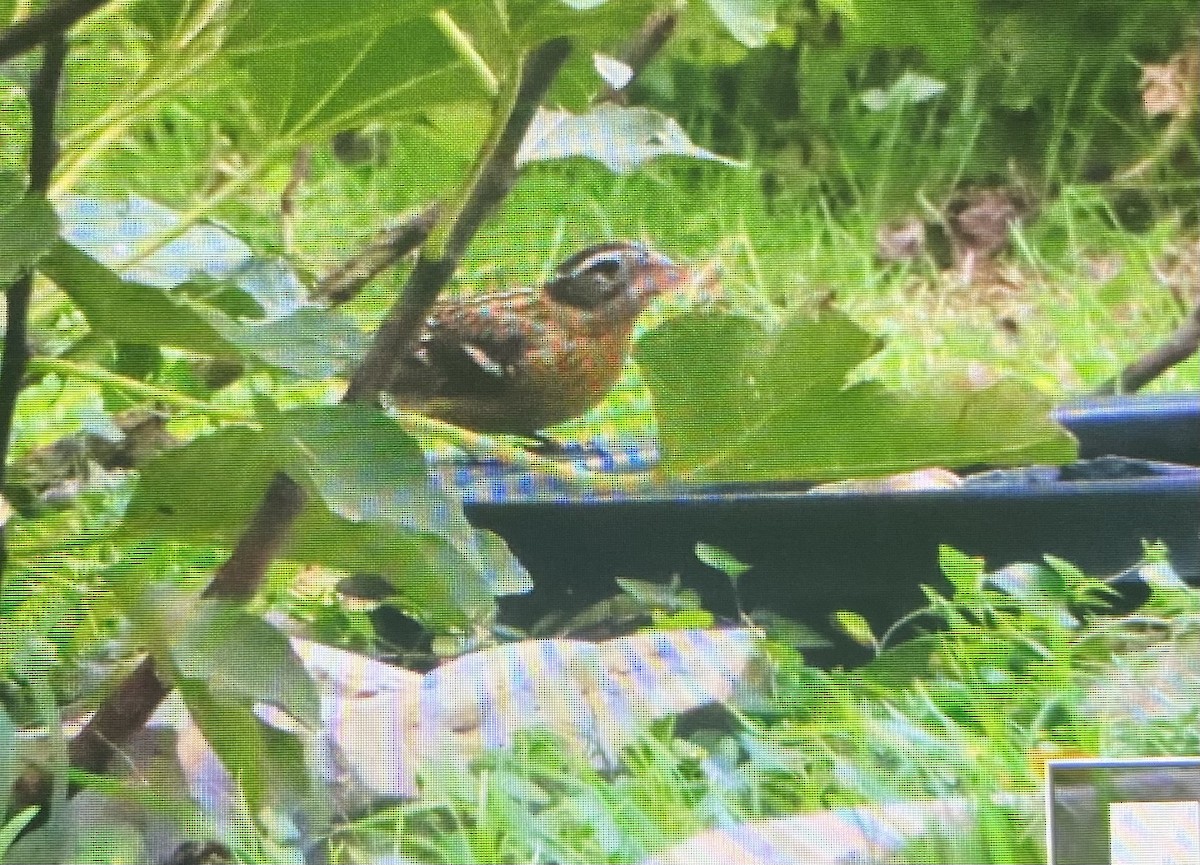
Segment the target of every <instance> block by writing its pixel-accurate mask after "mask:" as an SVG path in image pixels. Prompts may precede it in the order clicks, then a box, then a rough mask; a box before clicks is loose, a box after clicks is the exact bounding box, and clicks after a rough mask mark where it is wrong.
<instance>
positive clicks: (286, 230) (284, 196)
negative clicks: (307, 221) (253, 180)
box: [279, 144, 313, 251]
mask: <svg viewBox="0 0 1200 865" xmlns="http://www.w3.org/2000/svg"><path fill="white" fill-rule="evenodd" d="M312 155H313V151H312V145H311V144H302V145H300V148H299V149H298V150H297V151H296V156H295V158H294V159H292V173H291V175H290V176H289V177H288V182H287V185H286V186H284V187H283V192H282V193H281V194H280V196H279V221H280V222H282V223H283V248H284V249H285V250H288V251H290V250H291V249H292V247H293V246H295V242H296V238H295V233H296V229H295V220H296V197H297V196H298V195H299V194H300V188H301V187H302V186H304V184H305V183H307V182H308V178H309V176H310V175H311V174H312Z"/></svg>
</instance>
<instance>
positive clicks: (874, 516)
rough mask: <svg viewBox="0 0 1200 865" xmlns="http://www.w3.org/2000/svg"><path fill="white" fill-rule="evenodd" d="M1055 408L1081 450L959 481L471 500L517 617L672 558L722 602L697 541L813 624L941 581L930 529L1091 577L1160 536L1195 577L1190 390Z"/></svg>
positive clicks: (653, 570) (607, 591) (975, 547)
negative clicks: (521, 588)
mask: <svg viewBox="0 0 1200 865" xmlns="http://www.w3.org/2000/svg"><path fill="white" fill-rule="evenodd" d="M1055 417H1056V419H1057V420H1059V421H1060V422H1061V423H1062V424H1063V425H1065V426H1066V427H1067V428H1068V429H1070V430H1071V432H1072V433H1074V434H1075V436H1076V437H1077V438H1078V439H1079V444H1080V461H1079V462H1077V463H1074V464H1072V465H1068V466H1032V467H1028V468H1016V469H1011V468H1010V469H1001V470H996V471H982V472H980V473H975V474H970V475H968V476H967V483H966V484H964V485H963V486H962V487H959V488H956V489H939V490H930V491H902V492H829V493H826V492H806V490H807V488H808V487H807V485H801V484H796V485H792V486H780V485H777V484H773V485H761V484H744V485H725V486H722V487H721V488H720V489H696V490H688V491H686V492H684V493H679V492H676V491H669V492H667V491H663V492H661V493H659V492H654V491H651V492H649V493H648V494H644V495H640V496H637V497H633V498H627V499H625V500H621V501H608V500H605V499H603V498H600V499H589V500H584V501H569V502H563V501H544V500H542V501H539V500H534V499H530V500H521V499H520V498H519V497H513V498H512V499H510V500H508V501H505V502H503V503H476V504H472V505H469V506H468V514H469V515H470V517H471V519H472V521H473V522H475V523H476V524H477V525H478V526H480V527H483V528H488V529H492V530H493V531H495V532H497V533H498V534H500V535H501V536H502V537H504V538H505V540H507V541H508V543H509V545H510V546H511V547H512V550H513V552H514V553H515V554H516V556H517V558H518V559H520V561H521V562H523V563H524V564H525V566H526V567H527V568H528V569H529V571H530V573H531V574H532V576H533V579H534V583H535V586H536V587H535V589H534V590H533V591H532V592H531V593H529V594H527V595H522V596H515V597H511V598H506V599H504V600H503V601H502V612H503V616H504V619H505V621H507V622H509V623H511V624H514V625H518V626H529V625H530V624H532V623H533V622H535V621H536V620H537V619H539V618H540V617H541V616H543V615H545V614H546V613H548V612H550V611H554V610H564V611H567V612H571V611H578V610H581V609H583V608H584V607H586V606H588V605H589V604H591V603H594V602H596V601H599V600H601V599H603V598H606V597H609V596H611V595H613V594H615V593H617V591H618V587H617V585H616V584H615V582H614V578H615V577H636V578H640V579H664V580H665V579H666V578H668V577H670V576H671V575H673V574H679V575H680V576H681V577H682V579H683V584H684V585H685V586H689V587H691V588H694V589H695V590H697V591H698V592H699V593H700V596H701V598H702V599H703V602H704V605H705V607H706V608H707V609H710V610H712V611H713V612H714V613H716V614H718V615H719V616H730V617H732V616H733V615H734V614H735V612H736V605H735V600H734V595H733V592H732V589H731V586H730V584H729V581H728V580H727V579H726V577H725V576H724V575H723V574H720V573H718V572H716V571H714V570H713V569H711V568H709V567H707V566H706V565H704V564H702V563H701V562H700V561H698V560H697V559H696V557H695V555H694V552H693V551H694V548H695V545H696V543H697V542H704V543H707V544H713V545H716V546H718V547H721V548H723V549H726V550H728V551H729V552H730V553H732V554H733V555H734V556H736V557H737V558H738V559H740V560H741V561H743V562H746V563H748V564H750V565H752V566H753V567H752V569H751V570H750V571H748V572H747V573H746V574H745V575H744V576H743V577H742V578H741V579H740V581H739V590H740V592H741V600H742V605H743V607H744V608H745V609H747V610H751V609H755V608H759V607H765V608H768V609H770V610H773V611H774V612H776V613H780V614H782V615H785V616H789V617H792V618H796V619H798V620H800V621H804V622H807V623H809V624H813V625H817V626H823V625H824V623H825V621H826V619H827V616H828V614H829V613H831V612H833V611H835V610H854V611H856V612H859V613H862V614H863V615H865V616H866V617H867V618H868V619H869V620H870V621H871V622H872V624H874V625H875V626H876V627H877V628H878V627H883V626H886V625H887V624H889V623H890V622H892V621H894V620H895V619H897V618H898V617H900V616H901V615H903V614H904V613H906V612H908V611H910V610H912V609H915V608H916V607H919V606H921V605H922V604H923V603H924V597H923V595H922V594H921V592H920V589H919V586H920V585H921V584H931V585H934V586H938V587H940V588H943V589H946V590H948V588H949V587H948V585H947V584H946V583H945V581H944V579H943V578H942V576H941V574H940V572H939V570H938V566H937V557H938V547H939V545H941V544H949V545H951V546H953V547H956V548H957V549H960V550H962V551H963V552H965V553H967V554H969V555H974V556H982V557H984V559H985V560H986V562H987V565H988V567H989V568H991V569H994V568H998V567H1001V566H1003V565H1006V564H1009V563H1012V562H1037V561H1040V560H1041V557H1042V556H1043V554H1046V553H1052V554H1054V555H1056V556H1060V557H1062V558H1064V559H1066V560H1068V561H1070V562H1072V563H1074V564H1076V565H1078V566H1079V567H1080V568H1082V569H1083V570H1084V571H1085V572H1086V573H1089V574H1092V575H1097V576H1106V575H1113V574H1117V573H1119V572H1121V571H1122V570H1124V569H1127V568H1129V567H1130V566H1131V565H1134V564H1136V563H1137V562H1138V560H1139V559H1140V557H1141V554H1142V542H1143V541H1144V540H1145V541H1162V542H1164V543H1165V544H1166V545H1167V547H1168V549H1169V550H1170V553H1171V557H1172V562H1173V564H1174V566H1175V569H1176V571H1177V572H1178V573H1179V574H1180V576H1181V577H1183V579H1185V580H1187V581H1188V582H1191V583H1200V392H1197V393H1189V394H1180V395H1169V396H1150V397H1115V398H1104V399H1093V400H1086V401H1081V402H1073V403H1069V404H1066V405H1063V406H1061V407H1060V408H1058V409H1057V410H1056V411H1055Z"/></svg>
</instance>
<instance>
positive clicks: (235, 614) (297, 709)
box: [170, 600, 321, 729]
mask: <svg viewBox="0 0 1200 865" xmlns="http://www.w3.org/2000/svg"><path fill="white" fill-rule="evenodd" d="M170 651H171V658H172V660H173V661H174V667H175V670H176V672H178V673H179V675H180V676H183V677H184V678H188V679H196V680H201V681H203V682H204V683H205V685H206V687H207V688H208V690H209V691H210V692H211V693H216V694H223V695H226V696H229V697H233V698H235V699H240V700H244V701H246V702H247V703H251V704H254V703H263V704H266V705H269V706H275V707H276V708H279V709H282V710H283V711H285V712H287V713H288V714H289V715H290V716H291V717H293V718H295V719H296V720H297V721H299V722H300V723H302V724H304V725H305V726H306V727H308V728H309V729H316V728H317V727H319V726H320V724H321V701H320V697H319V695H318V694H317V686H316V685H315V684H314V683H313V680H312V679H311V678H310V677H309V675H308V672H307V671H306V670H305V669H304V665H303V664H302V663H301V662H300V658H299V657H297V655H296V653H295V651H294V650H293V649H292V644H291V643H290V642H288V639H287V637H285V636H284V635H283V634H282V633H280V632H279V631H278V630H276V629H275V628H274V627H272V626H271V625H270V624H268V623H267V622H265V621H263V619H262V617H261V616H257V615H254V614H253V613H250V612H247V611H246V610H244V609H242V608H241V607H240V606H238V605H236V604H231V603H229V602H227V601H216V600H209V601H200V602H199V604H198V605H197V607H196V608H195V609H193V610H191V611H190V612H189V614H188V617H187V621H186V624H184V625H183V629H182V632H179V633H178V638H177V639H176V640H175V641H174V642H173V644H172V645H171V648H170Z"/></svg>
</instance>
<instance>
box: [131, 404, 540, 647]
mask: <svg viewBox="0 0 1200 865" xmlns="http://www.w3.org/2000/svg"><path fill="white" fill-rule="evenodd" d="M266 427H267V428H266V429H264V430H262V431H261V432H260V431H254V430H248V429H244V428H236V427H230V428H226V429H223V430H221V431H219V432H217V433H214V434H212V435H208V436H205V437H203V438H199V439H197V440H195V441H194V442H192V443H190V444H188V445H185V446H184V447H182V448H178V449H176V450H174V451H172V452H170V453H168V454H164V455H163V456H160V457H158V458H157V459H155V460H153V461H151V462H150V463H148V464H146V465H145V466H144V467H143V469H142V475H141V478H140V479H139V482H138V486H137V489H136V491H135V493H134V496H133V499H132V501H131V502H130V504H129V508H128V510H127V512H126V524H125V532H126V533H127V534H129V535H143V534H144V535H149V536H161V537H172V538H178V539H184V540H194V541H201V540H202V541H207V542H210V543H221V544H229V543H231V542H232V541H233V540H234V539H236V538H237V536H238V534H239V533H240V531H241V530H242V528H243V527H244V525H245V524H246V522H247V521H248V520H249V518H250V516H251V515H252V514H253V512H254V510H255V508H256V507H257V505H258V502H259V499H260V498H261V496H262V493H263V491H264V490H265V489H266V486H267V484H268V482H269V480H270V478H271V477H272V476H273V474H274V473H275V472H276V471H278V470H286V471H288V472H289V474H290V475H291V476H292V477H293V478H294V479H295V480H297V481H298V482H300V483H302V484H303V485H304V486H306V487H307V488H308V489H309V490H310V491H311V493H312V496H311V498H310V501H309V503H308V504H307V506H306V507H305V509H304V511H303V512H302V513H301V515H300V517H299V518H298V519H297V521H296V523H295V524H294V525H293V527H292V530H291V532H290V534H289V539H288V542H287V545H286V546H285V548H284V551H283V555H284V556H285V557H286V558H289V559H291V560H293V561H298V562H312V563H316V564H323V565H326V566H328V567H334V568H340V569H343V570H346V571H351V572H354V571H365V572H370V573H378V574H380V575H382V576H383V577H384V578H385V579H387V580H388V581H389V582H391V583H392V585H393V586H395V587H396V589H397V592H398V593H399V594H400V595H401V598H402V601H403V603H404V604H405V605H406V606H407V607H408V608H409V609H411V610H412V611H414V612H415V613H416V614H418V615H421V616H423V617H425V618H426V620H427V622H428V623H429V624H430V625H431V626H436V627H447V628H451V627H461V626H463V625H464V624H465V623H467V622H469V621H472V620H475V619H477V618H479V617H482V616H486V615H487V614H488V612H489V611H490V610H491V605H492V598H493V596H494V595H495V594H512V593H516V592H523V591H528V589H529V588H530V584H529V577H528V574H527V573H526V572H525V570H524V568H522V567H521V565H520V563H519V562H517V561H516V559H514V558H513V556H512V554H511V553H510V552H509V550H508V548H507V547H506V546H505V545H504V543H503V541H501V540H500V539H499V537H497V536H496V535H494V534H492V533H490V532H484V531H478V530H476V529H475V528H474V527H473V526H472V525H471V524H470V523H469V522H468V521H467V519H466V516H465V515H464V514H463V512H462V506H461V503H460V502H459V501H458V500H456V499H454V498H451V497H450V496H448V495H447V494H445V493H443V492H441V491H439V490H437V489H435V488H434V487H433V486H432V484H431V482H430V480H429V477H428V474H427V472H426V468H425V463H424V458H423V455H422V453H421V450H420V448H418V447H417V445H416V444H415V443H414V442H413V441H412V440H411V439H410V438H409V437H408V436H407V435H405V434H404V433H403V432H402V431H401V430H400V429H399V428H398V427H397V426H396V425H395V423H394V422H393V421H392V420H391V419H390V418H388V417H387V416H386V415H385V414H383V413H382V412H378V411H375V410H373V409H367V408H364V407H358V406H329V407H316V408H305V409H298V410H295V411H291V412H287V413H284V414H282V415H279V416H278V417H277V418H273V419H270V420H268V421H267V422H266ZM211 478H220V479H221V486H220V489H219V490H214V489H213V485H212V482H211Z"/></svg>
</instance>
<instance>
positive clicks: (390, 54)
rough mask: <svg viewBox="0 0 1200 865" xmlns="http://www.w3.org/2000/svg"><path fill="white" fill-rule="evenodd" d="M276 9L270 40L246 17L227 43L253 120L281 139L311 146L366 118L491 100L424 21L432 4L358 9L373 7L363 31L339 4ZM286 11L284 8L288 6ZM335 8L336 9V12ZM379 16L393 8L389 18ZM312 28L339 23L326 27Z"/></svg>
mask: <svg viewBox="0 0 1200 865" xmlns="http://www.w3.org/2000/svg"><path fill="white" fill-rule="evenodd" d="M256 5H257V6H263V5H270V6H272V7H276V8H273V9H272V10H271V14H272V15H274V16H275V17H276V18H277V19H278V21H277V22H276V23H273V24H270V25H269V26H268V27H267V31H266V33H265V34H263V33H261V32H260V28H259V27H258V26H255V25H253V22H254V21H255V20H256V18H255V17H253V16H252V17H250V18H244V19H243V25H242V27H241V28H240V29H239V31H238V34H235V39H234V40H231V50H232V54H233V62H234V63H235V65H236V66H238V67H239V68H240V69H242V70H243V71H244V72H245V73H246V80H247V87H248V88H249V91H250V94H251V101H252V104H253V107H254V110H255V113H256V114H257V115H258V117H259V118H260V119H261V120H262V122H263V123H264V124H265V125H266V127H267V129H268V131H269V132H270V133H271V134H273V135H274V136H276V137H280V138H292V139H311V138H316V137H320V136H324V135H328V134H331V133H333V132H336V131H339V130H342V129H345V128H348V127H351V126H353V125H355V124H358V123H363V122H366V121H368V120H378V119H381V118H384V117H397V116H404V115H414V114H418V113H420V112H421V111H424V110H426V109H428V108H431V107H433V106H436V105H442V104H446V103H450V102H462V101H469V100H481V99H485V98H487V95H488V93H487V89H486V87H485V86H484V84H483V83H482V81H481V79H480V77H479V74H478V72H477V71H476V70H475V68H474V67H473V66H472V62H471V59H470V58H469V57H467V56H464V54H463V53H462V52H461V50H460V48H459V47H458V46H456V45H455V44H454V42H453V40H452V39H451V38H450V37H449V36H447V35H446V34H445V33H444V32H442V30H441V29H439V27H438V26H437V25H436V24H435V23H434V21H432V20H431V19H430V18H428V17H420V16H421V12H422V11H428V8H429V6H430V5H431V4H425V3H417V4H408V3H388V4H379V3H376V2H371V3H367V2H359V3H355V4H353V5H355V6H366V7H370V8H372V9H374V10H375V11H374V13H373V14H367V15H366V16H365V20H366V21H367V22H368V23H371V24H372V26H362V24H363V22H362V21H355V19H354V17H353V13H350V12H347V11H345V10H344V9H341V8H340V7H341V6H342V5H343V4H333V3H318V4H317V7H318V8H317V9H316V10H310V9H309V4H307V3H304V4H297V3H289V4H273V3H272V4H265V3H263V4H256ZM284 5H286V6H288V7H289V8H288V9H287V10H283V9H282V8H280V7H282V6H284ZM335 7H337V8H336V10H335ZM381 10H387V11H386V12H383V11H381ZM310 11H311V12H312V13H313V14H314V20H318V21H319V20H325V19H327V18H328V19H330V20H332V19H336V22H334V23H332V24H331V25H330V26H329V27H328V28H321V27H312V26H309V23H308V18H309V15H310Z"/></svg>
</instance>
